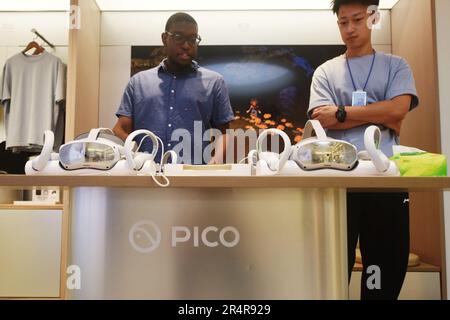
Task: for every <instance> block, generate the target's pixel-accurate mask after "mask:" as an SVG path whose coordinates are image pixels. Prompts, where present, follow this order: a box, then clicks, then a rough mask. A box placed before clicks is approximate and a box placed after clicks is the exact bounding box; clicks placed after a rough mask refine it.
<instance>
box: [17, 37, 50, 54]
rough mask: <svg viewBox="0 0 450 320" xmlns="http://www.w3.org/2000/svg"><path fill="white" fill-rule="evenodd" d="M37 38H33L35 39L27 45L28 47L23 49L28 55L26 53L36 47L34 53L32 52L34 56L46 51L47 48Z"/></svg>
mask: <svg viewBox="0 0 450 320" xmlns="http://www.w3.org/2000/svg"><path fill="white" fill-rule="evenodd" d="M36 38H37V37H36ZM36 38H35V39H33V40H32V41H31V42H30V43H29V44H28V45H27V47H26V48H25V49H24V50H23V51H22V53H23V54H25V55H26V53H27V52H28V51H30V50H31V49H35V50H34V52H33V54H32V55H33V56H36V55H39V54H41V53H42V52H44V51H45V49H44V48H43V47H42V46H41V45H40V44H39V43H37V42H36Z"/></svg>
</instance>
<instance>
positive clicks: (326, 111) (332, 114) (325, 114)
mask: <svg viewBox="0 0 450 320" xmlns="http://www.w3.org/2000/svg"><path fill="white" fill-rule="evenodd" d="M337 111H338V107H336V106H323V107H318V108H316V109H314V111H313V113H312V115H311V117H312V119H313V120H319V121H320V124H321V125H322V127H324V128H325V129H329V128H331V127H333V126H335V125H336V124H337V123H338V120H337V119H336V112H337Z"/></svg>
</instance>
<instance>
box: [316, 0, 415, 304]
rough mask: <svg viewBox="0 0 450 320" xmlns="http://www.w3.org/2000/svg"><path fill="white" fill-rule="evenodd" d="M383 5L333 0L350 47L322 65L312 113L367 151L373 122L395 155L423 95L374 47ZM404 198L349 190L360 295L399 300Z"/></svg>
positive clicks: (401, 64)
mask: <svg viewBox="0 0 450 320" xmlns="http://www.w3.org/2000/svg"><path fill="white" fill-rule="evenodd" d="M378 4H379V0H334V1H333V11H334V13H335V14H336V15H337V17H338V26H339V31H340V33H341V37H342V40H343V41H344V43H345V44H346V47H347V51H346V53H345V54H344V55H341V56H339V57H336V58H334V59H332V60H329V61H327V62H326V63H324V64H323V65H321V66H320V67H319V68H317V70H316V72H315V73H314V77H313V81H312V85H311V99H310V106H309V111H308V115H309V116H310V117H311V118H313V119H316V120H319V121H320V123H321V124H322V126H323V127H324V128H326V129H328V135H329V136H330V137H333V138H335V139H341V140H345V141H348V142H350V143H352V144H354V145H355V146H356V147H357V148H358V151H361V150H364V149H365V147H364V132H365V130H366V128H367V127H368V126H370V125H372V124H376V125H378V126H379V127H380V130H381V132H382V137H381V146H380V147H381V149H382V151H383V152H384V153H385V154H386V155H387V156H392V153H393V151H392V146H393V145H396V144H398V141H399V136H400V133H401V127H402V121H403V119H404V118H405V117H406V115H407V114H408V112H409V111H410V110H412V109H413V108H415V107H417V105H418V104H419V99H418V97H417V92H416V88H415V83H414V78H413V75H412V72H411V69H410V68H409V66H408V64H407V62H406V61H405V60H404V59H402V58H400V57H397V56H393V55H388V54H384V53H382V52H375V50H374V49H373V47H372V42H371V35H372V33H371V28H372V26H373V25H374V23H375V22H376V20H377V14H378V10H377V6H378ZM407 198H408V194H402V193H396V194H395V193H394V194H389V193H359V194H358V193H349V194H348V195H347V232H348V255H349V256H348V267H349V270H348V272H349V277H350V276H351V272H352V268H353V264H354V262H355V247H356V244H357V241H358V237H359V243H360V249H361V255H362V263H363V273H362V281H361V298H362V299H397V298H398V295H399V293H400V290H401V288H402V284H403V280H404V277H405V274H406V270H407V265H408V256H409V207H408V204H409V202H408V199H407ZM369 267H370V268H369ZM374 267H375V268H374ZM370 270H379V271H380V274H379V276H380V281H381V282H380V283H378V284H375V285H373V286H372V285H370V286H368V283H367V280H368V279H369V277H370V276H372V273H373V271H370Z"/></svg>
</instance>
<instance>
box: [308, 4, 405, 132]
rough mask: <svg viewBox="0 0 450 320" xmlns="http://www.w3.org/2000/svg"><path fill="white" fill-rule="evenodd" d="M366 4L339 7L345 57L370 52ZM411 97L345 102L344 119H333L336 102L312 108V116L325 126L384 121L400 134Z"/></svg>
mask: <svg viewBox="0 0 450 320" xmlns="http://www.w3.org/2000/svg"><path fill="white" fill-rule="evenodd" d="M367 8H368V7H367V6H364V5H361V4H347V5H342V6H341V7H340V9H339V12H338V26H339V31H340V33H341V37H342V40H343V41H344V43H345V45H346V46H347V52H346V55H347V57H348V58H354V57H362V56H366V55H371V54H373V47H372V42H371V36H372V30H371V29H369V28H368V24H370V23H371V22H370V19H372V16H371V15H370V14H368V13H367ZM368 20H369V23H368ZM411 100H412V97H411V96H410V95H402V96H398V97H395V98H393V99H391V100H386V101H379V102H376V103H373V104H371V105H370V106H366V107H352V106H345V111H346V112H347V119H346V121H345V122H344V123H340V122H338V121H337V119H336V111H337V110H338V107H337V106H320V107H318V108H316V109H314V111H313V112H312V114H311V117H312V118H313V119H315V120H319V121H320V123H321V124H322V126H323V127H324V128H326V129H332V130H345V129H351V128H354V127H358V126H362V125H365V124H368V123H373V124H381V125H384V126H385V127H387V128H390V129H392V130H393V131H395V133H396V134H397V135H398V136H400V132H401V127H402V122H403V120H404V118H405V117H406V115H407V114H408V112H409V108H410V106H411Z"/></svg>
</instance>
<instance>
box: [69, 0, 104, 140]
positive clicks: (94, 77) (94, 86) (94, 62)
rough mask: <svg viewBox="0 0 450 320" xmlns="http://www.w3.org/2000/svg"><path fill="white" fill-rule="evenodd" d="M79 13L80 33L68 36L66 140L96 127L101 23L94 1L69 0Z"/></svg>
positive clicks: (74, 32) (73, 32) (74, 31)
mask: <svg viewBox="0 0 450 320" xmlns="http://www.w3.org/2000/svg"><path fill="white" fill-rule="evenodd" d="M71 5H78V6H79V7H80V10H81V15H80V16H81V19H80V20H81V21H80V22H81V23H80V26H81V28H80V29H78V30H77V29H73V30H71V31H70V33H69V48H70V49H69V64H68V84H67V86H68V88H67V91H68V92H67V113H66V117H67V118H66V140H72V139H73V138H74V137H75V136H77V135H79V134H81V133H84V132H88V131H89V130H90V129H92V128H96V127H98V114H99V112H98V105H99V92H100V21H101V13H100V10H99V8H98V7H97V4H96V2H95V0H71Z"/></svg>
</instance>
